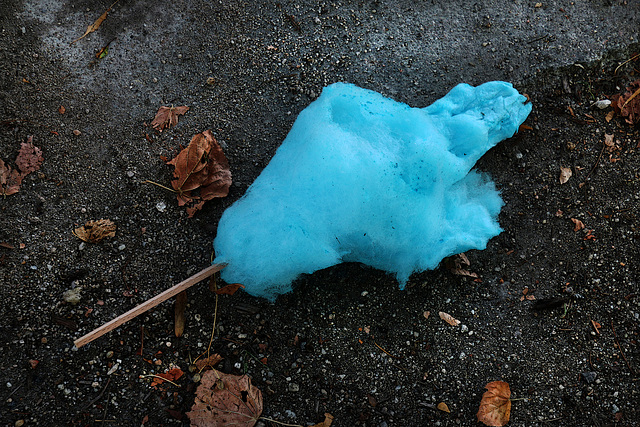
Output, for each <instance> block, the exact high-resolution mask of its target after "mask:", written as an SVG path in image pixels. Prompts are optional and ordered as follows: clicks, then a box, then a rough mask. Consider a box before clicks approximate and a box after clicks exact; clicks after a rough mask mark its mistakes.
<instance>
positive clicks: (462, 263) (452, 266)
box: [444, 252, 478, 279]
mask: <svg viewBox="0 0 640 427" xmlns="http://www.w3.org/2000/svg"><path fill="white" fill-rule="evenodd" d="M444 265H445V267H446V268H447V269H448V270H449V271H450V272H452V273H453V274H455V275H456V276H466V277H473V278H474V279H477V278H478V274H477V273H473V272H471V271H469V270H467V269H466V267H468V266H470V265H471V262H470V261H469V258H467V256H466V255H465V254H464V252H463V253H459V254H457V255H453V256H451V257H449V258H447V259H445V262H444Z"/></svg>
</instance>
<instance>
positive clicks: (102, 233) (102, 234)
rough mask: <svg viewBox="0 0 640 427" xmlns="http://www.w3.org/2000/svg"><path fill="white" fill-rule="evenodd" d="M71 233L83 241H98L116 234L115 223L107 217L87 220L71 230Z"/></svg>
mask: <svg viewBox="0 0 640 427" xmlns="http://www.w3.org/2000/svg"><path fill="white" fill-rule="evenodd" d="M73 235H74V236H76V237H77V238H79V239H80V240H82V241H84V242H89V243H98V242H101V241H102V240H104V239H106V238H108V237H114V236H115V235H116V225H115V224H114V223H113V221H111V220H109V219H99V220H97V221H88V222H87V223H86V224H85V225H83V226H82V227H78V228H76V229H75V230H74V231H73Z"/></svg>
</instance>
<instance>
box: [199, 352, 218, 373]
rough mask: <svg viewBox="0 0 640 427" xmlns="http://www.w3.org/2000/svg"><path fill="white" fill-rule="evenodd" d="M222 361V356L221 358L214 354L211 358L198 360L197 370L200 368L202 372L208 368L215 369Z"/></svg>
mask: <svg viewBox="0 0 640 427" xmlns="http://www.w3.org/2000/svg"><path fill="white" fill-rule="evenodd" d="M221 360H222V356H220V355H219V354H218V353H214V354H212V355H210V356H209V357H207V358H206V359H199V360H196V368H198V371H201V372H202V371H204V370H205V369H206V368H213V367H214V366H216V365H217V364H218V362H220V361H221Z"/></svg>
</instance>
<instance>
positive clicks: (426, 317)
mask: <svg viewBox="0 0 640 427" xmlns="http://www.w3.org/2000/svg"><path fill="white" fill-rule="evenodd" d="M422 315H423V316H424V318H425V319H428V318H429V316H431V312H430V311H425V312H424V313H422Z"/></svg>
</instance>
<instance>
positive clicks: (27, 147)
mask: <svg viewBox="0 0 640 427" xmlns="http://www.w3.org/2000/svg"><path fill="white" fill-rule="evenodd" d="M32 141H33V137H32V136H30V137H28V138H27V142H23V143H22V145H21V146H20V151H18V157H17V158H16V165H17V166H18V168H19V169H20V172H22V176H23V177H24V176H27V175H29V174H30V173H31V172H35V171H37V170H38V169H40V166H41V165H42V162H43V161H44V159H43V158H42V150H41V149H39V148H38V147H36V146H35V145H33V144H32V143H31V142H32Z"/></svg>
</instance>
